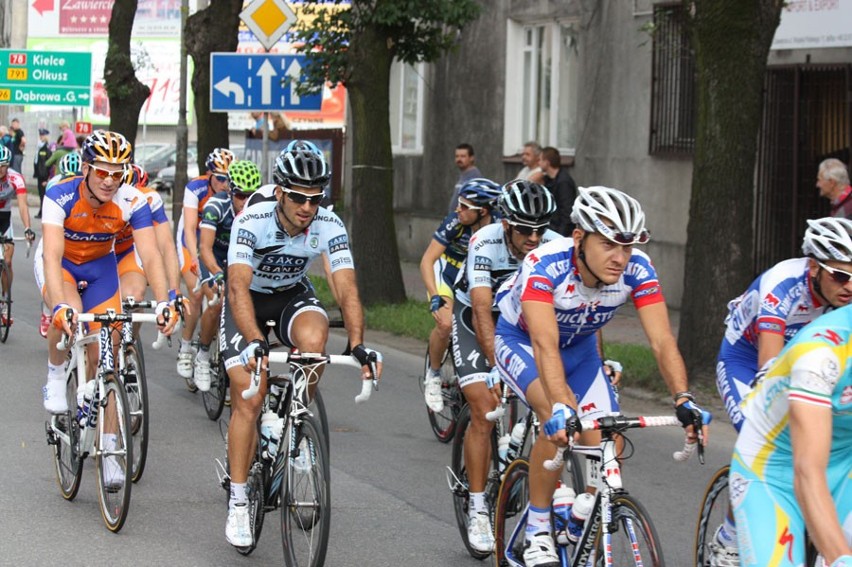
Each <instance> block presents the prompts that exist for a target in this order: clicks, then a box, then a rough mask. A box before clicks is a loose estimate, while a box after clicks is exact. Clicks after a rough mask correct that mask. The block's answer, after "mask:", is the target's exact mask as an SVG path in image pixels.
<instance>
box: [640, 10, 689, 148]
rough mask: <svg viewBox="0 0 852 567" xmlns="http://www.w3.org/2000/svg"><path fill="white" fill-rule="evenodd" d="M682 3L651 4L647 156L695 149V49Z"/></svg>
mask: <svg viewBox="0 0 852 567" xmlns="http://www.w3.org/2000/svg"><path fill="white" fill-rule="evenodd" d="M687 18H688V15H687V11H686V9H685V8H684V5H683V4H663V5H656V6H654V25H653V30H652V35H653V64H652V65H653V66H652V71H651V136H650V141H649V149H648V151H649V153H650V154H651V155H687V156H688V155H692V153H693V151H694V150H695V122H696V102H697V101H696V85H695V52H694V51H693V49H692V42H691V40H690V37H689V30H688V25H687Z"/></svg>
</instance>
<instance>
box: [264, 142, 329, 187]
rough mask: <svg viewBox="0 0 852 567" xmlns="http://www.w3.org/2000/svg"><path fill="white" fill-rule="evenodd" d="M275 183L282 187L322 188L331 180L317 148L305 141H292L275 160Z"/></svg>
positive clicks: (273, 175)
mask: <svg viewBox="0 0 852 567" xmlns="http://www.w3.org/2000/svg"><path fill="white" fill-rule="evenodd" d="M272 178H273V179H274V180H275V183H277V184H278V185H281V186H284V187H290V186H291V185H297V186H299V187H324V186H325V185H327V184H328V181H329V180H330V179H331V168H329V166H328V164H327V163H326V161H325V155H323V153H322V151H320V149H319V148H318V147H316V146H315V145H314V144H312V143H311V142H307V141H305V140H293V141H292V142H290V143H289V144H288V145H287V147H286V148H284V149H283V150H282V151H281V153H280V154H278V157H277V158H275V171H273V172H272Z"/></svg>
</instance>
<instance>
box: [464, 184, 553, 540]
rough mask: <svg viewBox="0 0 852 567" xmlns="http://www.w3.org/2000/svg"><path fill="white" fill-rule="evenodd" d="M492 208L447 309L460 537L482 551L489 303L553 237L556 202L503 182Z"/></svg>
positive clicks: (491, 391) (492, 365)
mask: <svg viewBox="0 0 852 567" xmlns="http://www.w3.org/2000/svg"><path fill="white" fill-rule="evenodd" d="M498 208H499V210H500V213H501V216H502V217H503V218H502V220H501V221H500V222H496V223H492V224H489V225H487V226H485V227H483V228H481V229H480V230H478V231H476V232H475V233H474V235H473V236H471V238H470V245H469V246H468V252H467V259H466V260H465V268H464V272H463V276H462V277H461V278H460V280H459V282H458V284H457V285H456V290H455V291H456V294H455V295H456V301H455V303H454V305H453V359H454V361H455V367H456V372H457V373H458V376H459V386H460V387H461V389H462V392H463V393H464V397H465V400H466V401H467V403H468V406H470V425H469V427H468V429H467V432H466V433H465V436H464V465H465V470H466V472H467V478H468V481H469V483H470V486H469V489H470V506H469V508H468V512H469V523H468V531H467V537H468V542H469V543H470V545H471V546H472V547H473V548H474V549H476V550H478V551H482V552H488V551H491V549H492V548H493V547H494V536H493V533H492V529H491V521H490V513H489V510H488V507H487V504H486V502H485V483H486V481H487V477H488V470H489V463H490V461H491V430H492V429H493V427H494V424H493V423H492V422H490V421H488V420H487V419H486V418H485V414H486V413H488V412H489V411H491V410H493V409H494V407H495V405H496V404H497V403H498V402H499V398H500V388H499V385H498V384H492V383H489V382H490V381H489V380H488V377H489V374H495V375H496V373H497V372H496V362H495V359H494V324H495V322H496V320H497V315H498V314H499V311H498V310H497V307H496V306H495V305H494V293H495V292H496V291H497V288H499V287H500V285H501V284H502V283H503V282H504V281H506V280H507V279H508V278H509V277H511V276H512V275H513V274H514V273H515V272H517V271H518V266H520V262H521V261H523V259H524V256H526V255H527V254H528V253H529V252H531V251H533V250H535V249H536V248H538V246H539V245H541V244H544V243H546V242H550V241H551V240H554V239H556V238H560V235H559V234H558V233H556V232H554V231H552V230H550V229H549V228H548V225H549V223H550V218H551V217H552V216H553V213H554V212H555V211H556V201H555V200H554V199H553V196H552V195H551V194H550V192H549V191H548V190H547V189H545V188H544V187H543V186H542V185H539V184H538V183H533V182H531V181H527V180H525V179H515V180H514V181H510V182H509V183H507V184H506V185H504V186H503V188H502V190H501V194H500V197H499V198H498ZM492 379H493V378H492ZM497 382H498V383H499V378H497Z"/></svg>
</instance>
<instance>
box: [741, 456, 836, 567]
mask: <svg viewBox="0 0 852 567" xmlns="http://www.w3.org/2000/svg"><path fill="white" fill-rule="evenodd" d="M835 465H837V466H835ZM792 468H793V467H792V465H791V466H789V467H785V469H786V470H783V471H779V468H766V469H764V471H763V474H762V476H761V475H758V474H756V473H755V472H754V471H752V470H750V469H749V468H748V467H746V466H745V465H744V464H743V461H742V460H741V459H740V458H739V453H738V452H734V457H733V460H732V461H731V475H730V479H729V481H728V491H729V494H730V497H731V504H732V505H733V509H734V520H735V522H736V525H737V543H738V546H739V550H740V565H741V566H743V567H747V566H755V567H757V566H759V567H765V566H767V565H772V566H773V567H799V566H801V565H804V564H805V520H804V517H803V516H802V511H801V509H800V508H799V505H798V502H797V501H796V493H795V490H794V489H793V472H792ZM850 470H852V455H847V457H846V459H845V462H837V463H832V466H831V467H829V469H828V470H827V471H826V475H827V480H828V489H829V490H830V491H831V496H832V499H833V500H834V505H835V508H836V510H837V517H838V519H839V520H840V525H841V526H843V527H844V533H845V535H846V538H847V540H848V539H850V536H852V534H850V532H849V529H850V527H852V524H850V521H852V480H850V475H849V471H850Z"/></svg>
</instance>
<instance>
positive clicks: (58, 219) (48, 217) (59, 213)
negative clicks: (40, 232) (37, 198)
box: [41, 197, 68, 226]
mask: <svg viewBox="0 0 852 567" xmlns="http://www.w3.org/2000/svg"><path fill="white" fill-rule="evenodd" d="M67 217H68V215H67V214H66V212H65V209H63V208H62V207H60V206H59V204H58V203H57V202H56V201H54V200H53V199H48V198H46V197H45V199H44V202H43V203H42V206H41V224H55V225H59V226H64V225H65V219H66V218H67Z"/></svg>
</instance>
